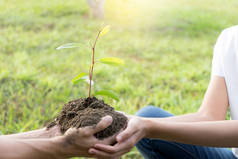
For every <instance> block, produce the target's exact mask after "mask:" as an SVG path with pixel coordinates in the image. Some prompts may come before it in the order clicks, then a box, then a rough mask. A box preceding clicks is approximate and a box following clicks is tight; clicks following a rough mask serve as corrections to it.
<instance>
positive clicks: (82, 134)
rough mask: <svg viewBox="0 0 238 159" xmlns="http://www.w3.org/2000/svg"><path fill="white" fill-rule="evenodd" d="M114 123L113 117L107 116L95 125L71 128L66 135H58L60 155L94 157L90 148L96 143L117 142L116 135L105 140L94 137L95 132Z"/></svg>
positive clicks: (56, 139)
mask: <svg viewBox="0 0 238 159" xmlns="http://www.w3.org/2000/svg"><path fill="white" fill-rule="evenodd" d="M111 123H112V117H111V116H106V117H103V118H102V120H101V121H100V122H99V123H98V124H97V125H96V126H94V127H92V126H89V127H84V128H79V129H76V128H70V129H69V130H67V131H66V132H65V134H64V136H60V137H56V138H55V139H54V142H55V144H56V145H57V144H58V145H60V147H59V150H58V151H57V152H59V154H58V156H59V157H61V158H62V157H63V158H68V157H77V156H80V157H92V155H91V154H89V153H88V152H89V148H90V147H93V146H94V145H95V144H97V143H100V144H106V145H107V144H109V145H110V144H113V143H115V136H112V137H109V138H106V139H104V140H98V139H97V138H95V137H94V134H95V133H97V132H99V131H101V130H104V129H105V128H107V127H108V126H109V125H111Z"/></svg>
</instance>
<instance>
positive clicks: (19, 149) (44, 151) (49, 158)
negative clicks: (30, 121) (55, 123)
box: [0, 137, 59, 159]
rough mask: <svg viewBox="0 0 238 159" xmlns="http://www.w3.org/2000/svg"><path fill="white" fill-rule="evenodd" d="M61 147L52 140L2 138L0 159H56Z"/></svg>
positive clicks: (0, 140) (0, 139)
mask: <svg viewBox="0 0 238 159" xmlns="http://www.w3.org/2000/svg"><path fill="white" fill-rule="evenodd" d="M58 151H59V146H58V145H56V144H55V143H54V140H52V139H9V138H5V137H0V158H4V159H32V158H34V159H42V158H44V159H56V158H58V157H57V152H58Z"/></svg>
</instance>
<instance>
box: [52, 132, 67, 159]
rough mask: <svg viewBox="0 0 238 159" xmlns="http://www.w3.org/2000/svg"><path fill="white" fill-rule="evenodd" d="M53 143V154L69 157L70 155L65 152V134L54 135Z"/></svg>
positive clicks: (57, 156)
mask: <svg viewBox="0 0 238 159" xmlns="http://www.w3.org/2000/svg"><path fill="white" fill-rule="evenodd" d="M51 141H52V144H53V146H54V150H53V153H54V154H53V155H54V156H55V157H56V158H67V157H69V156H66V155H65V153H64V147H65V146H64V145H65V137H64V136H58V137H54V138H52V139H51Z"/></svg>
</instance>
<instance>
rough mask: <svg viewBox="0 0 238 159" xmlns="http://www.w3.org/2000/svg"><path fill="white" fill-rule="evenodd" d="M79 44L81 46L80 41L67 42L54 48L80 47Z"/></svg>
mask: <svg viewBox="0 0 238 159" xmlns="http://www.w3.org/2000/svg"><path fill="white" fill-rule="evenodd" d="M80 46H81V44H80V43H67V44H64V45H61V46H59V47H57V48H56V50H61V49H69V48H75V47H80Z"/></svg>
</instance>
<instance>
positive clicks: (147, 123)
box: [143, 118, 153, 138]
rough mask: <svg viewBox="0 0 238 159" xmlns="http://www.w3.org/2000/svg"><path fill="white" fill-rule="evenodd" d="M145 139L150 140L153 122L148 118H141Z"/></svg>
mask: <svg viewBox="0 0 238 159" xmlns="http://www.w3.org/2000/svg"><path fill="white" fill-rule="evenodd" d="M143 125H144V132H145V137H146V138H150V137H151V136H152V129H153V122H152V120H151V119H150V118H143Z"/></svg>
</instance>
